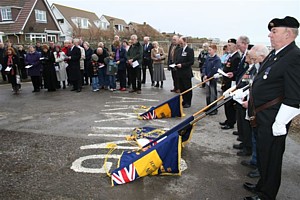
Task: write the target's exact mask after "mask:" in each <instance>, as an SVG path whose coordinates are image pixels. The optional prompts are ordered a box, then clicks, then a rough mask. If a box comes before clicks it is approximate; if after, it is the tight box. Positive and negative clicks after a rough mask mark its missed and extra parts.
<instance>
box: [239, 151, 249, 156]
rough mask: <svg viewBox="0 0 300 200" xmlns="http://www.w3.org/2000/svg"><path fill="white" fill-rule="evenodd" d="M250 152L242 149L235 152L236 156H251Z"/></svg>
mask: <svg viewBox="0 0 300 200" xmlns="http://www.w3.org/2000/svg"><path fill="white" fill-rule="evenodd" d="M251 154H252V152H249V151H245V150H242V151H239V152H237V153H236V155H237V156H251Z"/></svg>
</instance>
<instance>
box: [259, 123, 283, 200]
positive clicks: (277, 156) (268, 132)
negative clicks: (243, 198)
mask: <svg viewBox="0 0 300 200" xmlns="http://www.w3.org/2000/svg"><path fill="white" fill-rule="evenodd" d="M285 140H286V135H284V136H277V137H275V136H273V134H272V124H271V125H265V124H262V125H259V126H258V127H257V141H256V142H257V143H256V145H257V147H256V148H257V165H258V170H259V172H260V179H259V181H258V183H257V186H256V187H257V189H258V190H259V191H260V195H261V196H262V198H263V199H268V200H269V199H272V200H275V199H276V195H277V193H278V190H279V187H280V182H281V169H282V157H283V153H284V151H285Z"/></svg>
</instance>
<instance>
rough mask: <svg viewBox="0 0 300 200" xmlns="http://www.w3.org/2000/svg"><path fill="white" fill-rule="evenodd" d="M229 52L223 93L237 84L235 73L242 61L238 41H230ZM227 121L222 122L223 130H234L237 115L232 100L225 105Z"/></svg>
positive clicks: (225, 67)
mask: <svg viewBox="0 0 300 200" xmlns="http://www.w3.org/2000/svg"><path fill="white" fill-rule="evenodd" d="M227 47H228V51H229V53H230V56H229V58H228V60H227V62H226V64H225V66H224V69H223V71H224V72H225V73H227V75H228V76H227V77H226V76H223V81H222V87H221V89H222V91H223V92H225V91H226V90H228V89H229V88H231V87H232V86H233V85H234V84H236V83H235V74H234V72H235V71H236V70H237V67H238V65H239V63H240V61H241V58H240V54H239V53H238V51H237V46H236V39H229V40H228V44H227ZM224 108H225V115H226V120H225V121H224V122H220V125H221V129H224V130H226V129H232V128H233V127H234V124H235V122H236V113H235V108H234V101H233V100H230V101H228V102H227V103H225V105H224Z"/></svg>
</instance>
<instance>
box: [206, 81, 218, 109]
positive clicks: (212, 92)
mask: <svg viewBox="0 0 300 200" xmlns="http://www.w3.org/2000/svg"><path fill="white" fill-rule="evenodd" d="M215 100H217V81H216V80H211V81H209V85H208V86H207V87H206V105H209V104H211V103H212V102H214V101H215ZM215 105H217V103H215V104H214V105H212V106H211V108H212V107H214V106H215Z"/></svg>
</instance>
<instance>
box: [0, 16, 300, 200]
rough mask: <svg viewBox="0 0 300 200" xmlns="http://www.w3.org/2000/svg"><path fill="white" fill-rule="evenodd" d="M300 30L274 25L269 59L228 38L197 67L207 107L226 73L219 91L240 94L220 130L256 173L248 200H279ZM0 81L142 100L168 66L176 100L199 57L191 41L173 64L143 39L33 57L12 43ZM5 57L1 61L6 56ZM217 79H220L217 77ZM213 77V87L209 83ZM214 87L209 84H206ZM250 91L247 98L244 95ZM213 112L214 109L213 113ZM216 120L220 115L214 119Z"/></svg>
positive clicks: (40, 49) (206, 50)
mask: <svg viewBox="0 0 300 200" xmlns="http://www.w3.org/2000/svg"><path fill="white" fill-rule="evenodd" d="M298 28H299V22H298V21H297V20H296V19H295V18H293V17H288V16H287V17H285V18H284V19H278V18H275V19H273V20H271V21H270V22H269V24H268V29H269V31H270V34H269V37H270V39H271V45H272V47H273V50H272V51H271V52H270V53H269V50H268V48H266V47H265V46H263V45H254V46H253V45H250V39H249V38H248V37H247V36H240V37H238V38H237V39H235V38H231V39H229V40H228V42H227V45H225V46H224V48H223V51H224V54H223V55H222V56H221V57H219V56H218V55H217V54H216V51H217V46H216V45H215V44H210V45H209V44H204V45H203V51H202V52H200V54H199V57H198V61H199V67H200V70H201V77H202V80H203V81H205V82H206V83H205V84H203V86H202V87H203V88H205V90H206V102H207V105H211V103H212V102H214V101H215V100H216V99H217V96H218V95H217V78H219V75H218V74H217V72H218V69H223V72H224V74H223V76H222V82H221V90H222V91H223V92H224V93H226V92H227V91H228V89H230V88H232V87H233V86H235V87H236V88H237V90H236V92H235V95H234V98H233V99H231V100H230V101H227V102H226V103H225V105H224V108H225V117H226V120H225V121H223V122H220V125H221V127H220V128H221V129H223V130H228V129H233V128H234V126H235V124H237V131H234V132H233V134H234V135H237V136H238V138H237V140H238V141H241V143H239V144H237V145H233V148H234V149H238V150H239V151H238V152H237V156H251V158H250V159H249V160H244V161H242V162H241V164H242V165H244V166H248V167H251V168H254V169H255V170H254V171H251V172H250V173H249V174H248V176H249V177H251V178H257V177H259V178H260V179H259V181H258V183H257V184H251V183H244V185H243V186H244V188H245V189H247V190H249V191H251V192H253V193H255V194H256V195H255V196H251V197H245V198H244V199H245V200H259V199H271V200H273V199H276V196H277V193H278V190H279V187H280V181H281V168H282V157H283V153H284V151H285V139H286V135H287V133H288V130H289V126H290V122H291V119H293V118H294V117H295V116H296V115H298V114H299V113H300V111H299V105H300V90H299V87H300V82H299V80H300V77H299V74H300V71H299V70H300V68H299V62H300V60H299V59H300V50H299V48H298V47H297V46H296V44H295V39H296V37H297V36H298ZM0 55H1V56H0V57H1V63H0V64H1V65H2V69H1V73H2V77H3V80H6V78H7V79H8V80H9V82H10V83H11V85H12V89H13V91H14V93H15V94H17V93H18V92H19V90H20V89H21V81H20V80H21V79H22V78H24V79H25V78H27V75H28V76H30V77H31V81H32V84H33V88H34V90H33V92H40V90H41V89H42V88H45V89H48V91H49V92H52V91H55V90H57V89H58V88H61V84H62V88H63V89H65V88H66V84H69V85H71V86H72V91H76V92H80V91H81V89H82V86H83V85H89V84H91V87H92V91H94V92H97V91H99V90H100V89H109V90H111V91H115V90H116V89H117V85H116V79H118V80H119V82H120V87H119V88H118V89H119V90H120V91H126V90H127V88H130V87H131V89H130V90H129V93H137V94H140V93H141V90H142V88H141V85H142V84H145V83H146V72H147V69H148V70H149V73H150V78H151V85H152V86H153V87H161V88H162V87H163V81H164V80H166V77H165V71H164V63H165V60H166V63H167V66H168V69H169V70H170V71H171V74H172V79H173V89H172V90H171V92H174V93H182V92H184V91H186V90H188V89H190V88H191V87H192V81H191V80H192V77H193V72H192V65H193V64H194V57H195V56H194V50H193V49H192V48H190V47H189V46H188V45H187V38H186V37H179V36H177V35H175V36H173V38H172V44H171V45H170V47H169V51H168V56H167V55H166V53H165V52H164V50H163V49H162V48H160V47H159V44H158V42H156V41H154V42H152V43H150V38H149V37H144V43H143V44H141V43H140V42H139V40H138V37H137V36H136V35H132V36H131V37H130V40H128V41H127V40H123V41H122V42H121V41H120V38H119V37H118V36H115V38H114V41H113V44H112V48H111V51H109V50H108V49H107V48H106V47H105V46H104V45H103V43H102V42H100V43H99V44H98V47H97V48H96V49H94V50H92V49H91V48H90V45H89V43H88V42H83V41H81V40H80V39H73V40H72V41H68V40H66V41H64V45H63V47H60V46H55V45H54V43H53V42H51V43H49V45H47V44H43V45H41V44H39V43H38V44H37V45H36V46H33V45H30V46H29V48H28V52H27V53H26V52H25V51H24V48H23V46H21V45H20V46H18V49H16V48H15V47H14V46H13V45H12V43H11V42H10V41H7V44H6V46H5V47H4V45H3V44H2V43H0ZM2 55H3V56H2ZM216 75H217V76H216ZM212 77H213V79H211V78H212ZM206 80H209V81H206ZM247 85H250V89H249V92H248V93H247V92H245V91H244V90H243V88H244V87H245V86H247ZM192 96H193V92H192V90H191V91H189V92H186V93H184V94H183V102H182V105H183V107H184V108H189V107H190V106H191V102H192ZM213 106H214V105H212V106H211V107H213ZM210 114H211V115H215V114H217V109H216V110H214V112H211V113H210Z"/></svg>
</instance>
